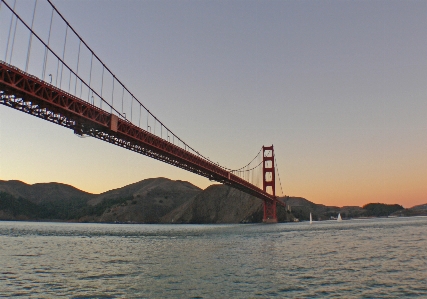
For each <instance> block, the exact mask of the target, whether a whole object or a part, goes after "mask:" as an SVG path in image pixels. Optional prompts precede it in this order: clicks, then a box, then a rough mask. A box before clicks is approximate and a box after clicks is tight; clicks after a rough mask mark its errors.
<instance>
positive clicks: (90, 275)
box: [0, 218, 427, 299]
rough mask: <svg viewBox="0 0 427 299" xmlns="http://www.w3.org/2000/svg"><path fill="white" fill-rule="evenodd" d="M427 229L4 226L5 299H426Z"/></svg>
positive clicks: (387, 224) (419, 225) (1, 287)
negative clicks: (378, 298)
mask: <svg viewBox="0 0 427 299" xmlns="http://www.w3.org/2000/svg"><path fill="white" fill-rule="evenodd" d="M426 228H427V218H424V219H423V218H420V219H394V220H388V219H379V220H369V221H344V222H343V223H341V224H337V223H336V222H334V223H332V222H324V223H316V224H313V225H311V226H309V225H307V224H304V223H299V224H278V225H195V226H192V225H106V224H64V223H62V224H56V223H26V222H14V223H10V222H0V255H1V256H0V259H1V263H2V269H0V271H1V272H0V297H6V298H7V297H11V296H16V297H23V298H40V297H66V298H76V299H77V298H160V297H175V298H181V297H185V298H192V297H193V298H227V297H233V298H252V297H253V298H266V297H272V298H273V297H276V298H282V297H287V298H319V297H325V298H330V297H345V298H360V297H364V298H372V297H381V298H404V297H408V296H418V297H427V287H426V285H427V283H426V276H425V269H426V268H427V256H426V252H425V248H427V236H426V234H425V231H426ZM396 240H398V241H396Z"/></svg>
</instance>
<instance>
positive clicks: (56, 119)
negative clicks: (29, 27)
mask: <svg viewBox="0 0 427 299" xmlns="http://www.w3.org/2000/svg"><path fill="white" fill-rule="evenodd" d="M0 96H1V99H0V104H2V105H5V106H8V107H11V108H14V109H17V110H19V111H22V112H25V113H28V114H31V115H34V116H37V117H39V118H42V119H44V120H47V121H50V122H53V123H55V124H58V125H61V126H64V127H66V128H70V129H72V130H74V132H75V133H76V134H79V135H89V136H92V137H95V138H98V139H101V140H103V141H107V142H109V143H112V144H115V145H118V146H121V147H123V148H126V149H129V150H132V151H135V152H138V153H140V154H143V155H146V156H149V157H151V158H154V159H157V160H160V161H163V162H166V163H168V164H171V165H173V166H176V167H179V168H182V169H185V170H188V171H190V172H193V173H195V174H198V175H200V176H204V177H206V178H208V179H210V180H213V181H217V182H220V183H223V184H227V185H230V186H232V187H234V188H236V189H239V190H241V191H243V192H245V193H248V194H250V195H253V196H255V197H258V198H260V199H262V200H264V201H267V202H268V201H270V202H271V201H272V202H278V203H279V204H281V202H280V201H276V198H275V196H273V195H271V194H268V193H266V192H264V191H263V190H262V189H260V188H258V187H256V186H255V185H252V184H250V183H249V182H247V181H245V180H243V179H241V178H239V177H238V176H236V175H234V174H232V173H231V172H229V171H227V170H225V169H224V168H222V167H220V166H219V165H216V164H214V163H212V162H210V161H208V160H206V159H203V158H201V157H199V156H197V155H195V154H193V153H191V152H189V151H187V150H185V149H182V148H181V147H179V146H176V145H174V144H173V143H171V142H169V141H167V140H165V139H163V138H160V137H158V136H156V135H154V134H152V133H150V132H148V131H145V130H143V129H141V128H139V127H137V126H135V125H133V124H132V123H130V122H129V121H127V120H125V119H121V118H119V117H118V116H116V115H114V114H112V113H109V112H107V111H105V110H102V109H100V108H98V107H96V106H94V105H92V104H90V103H88V102H86V101H83V100H81V99H79V98H77V97H75V96H73V95H71V94H69V93H67V92H65V91H63V90H61V89H59V88H57V87H55V86H53V85H51V84H49V83H47V82H45V81H43V80H40V79H39V78H37V77H35V76H32V75H30V74H28V73H25V72H23V71H22V70H20V69H18V68H16V67H14V66H12V65H9V64H7V63H5V62H3V61H1V60H0Z"/></svg>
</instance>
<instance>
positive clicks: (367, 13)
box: [0, 0, 427, 207]
mask: <svg viewBox="0 0 427 299" xmlns="http://www.w3.org/2000/svg"><path fill="white" fill-rule="evenodd" d="M8 2H10V3H12V2H11V0H9V1H8ZM27 3H28V2H27ZM53 3H54V4H55V5H56V7H57V8H58V10H59V11H60V12H61V13H62V14H63V15H64V17H65V18H66V19H67V20H68V22H69V23H70V24H71V25H72V26H73V27H74V28H75V29H76V31H77V32H78V33H79V34H80V36H82V38H83V39H84V40H85V41H86V42H87V43H88V44H89V46H90V47H91V48H92V49H93V50H94V51H95V52H96V53H97V55H98V56H99V57H100V58H101V59H102V60H103V61H104V62H105V63H106V64H107V66H108V67H109V68H110V69H111V70H112V71H113V72H114V73H115V74H116V76H117V77H118V78H120V80H121V81H122V82H124V83H125V85H126V86H127V87H128V88H129V89H130V90H131V91H132V93H133V94H135V95H136V97H137V98H138V99H139V100H140V101H141V102H142V103H143V104H144V105H145V106H146V107H147V108H148V109H149V110H150V111H151V112H153V114H154V115H156V117H157V118H159V119H160V120H161V121H162V122H163V123H164V124H165V125H166V126H168V127H169V128H171V129H172V131H173V132H174V133H175V134H177V135H178V136H179V137H180V138H182V139H183V140H184V141H185V142H187V143H188V144H189V145H190V146H192V147H193V148H195V149H196V150H198V151H199V152H200V153H202V154H203V155H204V156H206V157H209V158H210V159H211V160H213V161H215V162H218V163H219V164H220V165H222V166H226V167H228V168H232V169H236V168H239V167H241V166H243V165H245V164H246V163H248V162H249V161H250V160H251V159H252V158H253V157H254V156H255V155H256V153H258V151H259V149H260V148H261V146H263V145H266V146H269V145H271V144H273V145H274V149H275V155H276V160H277V163H278V168H279V172H280V178H281V182H282V188H283V194H284V195H289V196H301V197H304V198H306V199H308V200H310V201H312V202H315V203H318V204H325V205H337V206H349V205H358V206H361V205H364V204H367V203H370V202H382V203H390V204H394V203H398V204H401V205H403V206H404V207H411V206H414V205H417V204H424V203H427V117H426V115H427V1H411V0H408V1H393V0H387V1H382V0H378V1H251V0H248V1H240V0H235V1H231V0H230V1H225V0H224V1H170V0H169V1H162V0H155V1H154V0H153V1H151V0H145V1H136V0H134V1H118V0H114V1H113V0H102V1H101V0H91V1H82V0H76V1H60V0H55V1H53ZM2 9H3V8H2ZM0 22H1V20H0ZM1 31H4V30H3V29H1ZM1 36H2V38H4V36H5V35H4V34H3V35H1ZM0 55H2V56H1V57H3V55H4V54H3V53H0ZM1 57H0V59H3V58H1ZM151 177H167V178H170V179H173V180H186V181H189V182H191V183H193V184H195V185H197V186H199V187H201V188H206V187H207V186H209V185H211V184H212V182H211V181H209V180H207V179H205V178H203V177H198V176H196V175H194V174H192V173H189V172H186V171H184V170H181V169H178V168H174V167H172V166H170V165H167V164H164V163H161V162H159V161H156V160H153V159H150V158H148V157H145V156H142V155H138V154H136V153H133V152H131V151H127V150H125V149H122V148H120V147H117V146H114V145H111V144H108V143H105V142H102V141H100V140H96V139H94V138H79V137H77V136H76V135H74V134H73V132H72V131H71V130H68V129H65V128H63V127H60V126H57V125H55V124H52V123H49V122H46V121H44V120H41V119H38V118H36V117H33V116H29V115H27V114H25V113H22V112H19V111H16V110H13V109H11V108H7V107H5V106H0V179H2V180H12V179H17V180H21V181H24V182H26V183H31V184H33V183H41V182H61V183H65V184H70V185H73V186H75V187H77V188H79V189H82V190H84V191H88V192H91V193H101V192H104V191H107V190H110V189H114V188H119V187H122V186H124V185H128V184H131V183H134V182H137V181H140V180H143V179H146V178H151ZM276 193H277V194H278V195H282V192H281V191H280V190H278V188H276Z"/></svg>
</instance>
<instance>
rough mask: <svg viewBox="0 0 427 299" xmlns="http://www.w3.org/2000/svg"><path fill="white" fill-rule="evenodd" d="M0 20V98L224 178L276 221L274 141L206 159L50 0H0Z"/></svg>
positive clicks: (178, 164) (66, 124)
mask: <svg viewBox="0 0 427 299" xmlns="http://www.w3.org/2000/svg"><path fill="white" fill-rule="evenodd" d="M0 28H1V29H0V37H1V39H0V40H1V43H0V44H1V45H0V50H1V52H0V55H2V56H0V104H2V105H5V106H7V107H10V108H13V109H16V110H19V111H22V112H25V113H28V114H30V115H33V116H36V117H39V118H41V119H44V120H47V121H50V122H53V123H55V124H58V125H61V126H63V127H66V128H70V129H72V130H73V131H74V133H75V134H77V135H78V136H91V137H95V138H98V139H100V140H103V141H106V142H109V143H112V144H114V145H117V146H121V147H123V148H126V149H128V150H132V151H134V152H137V153H140V154H143V155H145V156H148V157H151V158H154V159H156V160H159V161H162V162H165V163H168V164H170V165H173V166H176V167H179V168H182V169H185V170H187V171H190V172H192V173H195V174H197V175H200V176H203V177H206V178H208V179H210V180H212V181H217V182H220V183H223V184H227V185H230V186H231V187H234V188H236V189H239V190H241V191H243V192H245V193H248V194H250V195H253V196H255V197H257V198H259V199H261V200H262V201H263V204H264V217H263V221H264V222H272V223H274V222H277V215H276V206H277V204H281V205H284V203H282V202H281V201H279V200H277V196H276V177H277V178H278V182H279V184H280V187H281V182H280V176H279V172H278V170H277V162H276V159H275V155H274V147H273V145H271V146H263V147H262V148H261V150H260V151H259V152H258V154H257V155H256V156H255V158H254V159H252V160H251V162H249V163H248V164H247V165H245V166H243V167H241V168H239V169H230V168H227V167H223V166H221V165H219V164H218V163H214V162H212V161H211V160H210V159H209V158H207V157H205V156H203V155H202V154H200V153H199V152H198V151H197V150H195V149H194V148H192V147H191V146H189V145H188V144H187V143H186V142H184V141H183V140H182V139H181V138H179V137H178V136H177V135H176V134H174V133H173V132H172V131H171V130H170V129H169V128H168V127H167V126H165V125H164V124H163V122H161V121H160V120H159V119H158V118H156V117H155V116H154V115H153V114H152V113H151V112H150V111H149V110H148V109H147V108H146V107H145V106H144V105H143V104H142V103H141V102H140V101H139V100H138V99H137V97H136V96H135V95H134V94H132V92H131V91H130V90H129V89H128V88H127V87H126V86H125V85H124V84H123V83H122V82H121V81H120V80H119V79H118V78H117V77H116V76H115V74H114V73H113V72H112V71H111V70H110V69H109V68H108V67H107V66H106V64H105V63H104V62H103V61H102V60H101V59H100V58H99V57H98V56H97V55H96V54H95V52H94V51H93V50H92V49H91V48H90V47H89V46H88V44H87V43H86V42H85V41H84V40H83V39H82V38H81V36H80V35H79V34H78V33H77V32H76V31H75V30H74V28H73V27H72V26H71V25H70V24H69V23H68V22H67V20H66V19H65V18H64V17H63V15H62V14H61V13H60V12H59V11H58V9H57V8H56V7H55V6H54V5H53V3H52V2H51V1H50V0H34V1H33V2H30V1H25V0H24V1H19V0H14V1H12V0H8V1H6V0H1V2H0ZM282 195H283V191H282Z"/></svg>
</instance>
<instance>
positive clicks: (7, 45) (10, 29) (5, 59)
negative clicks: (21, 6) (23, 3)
mask: <svg viewBox="0 0 427 299" xmlns="http://www.w3.org/2000/svg"><path fill="white" fill-rule="evenodd" d="M2 2H3V1H2ZM15 6H16V0H15V3H14V4H13V11H15ZM13 16H14V14H12V15H11V16H10V25H9V34H8V35H7V44H6V54H5V55H4V61H5V62H6V61H7V52H8V50H9V42H10V33H11V32H12V23H13Z"/></svg>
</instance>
